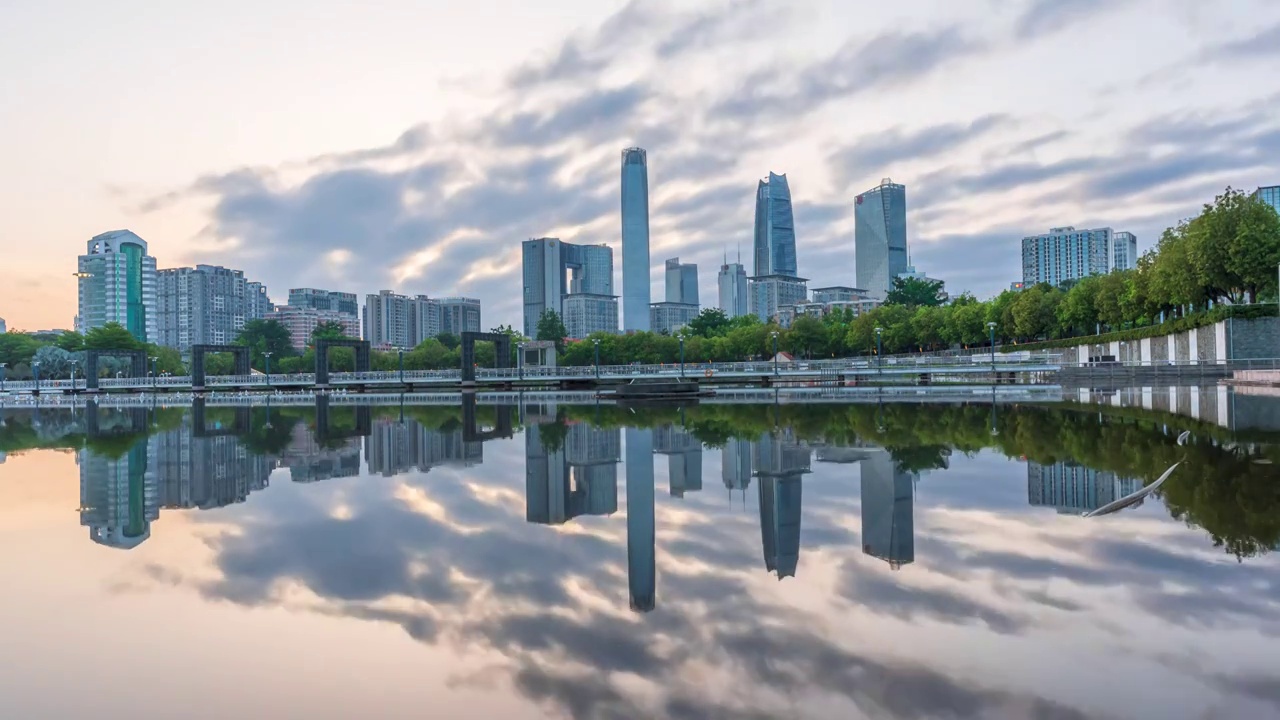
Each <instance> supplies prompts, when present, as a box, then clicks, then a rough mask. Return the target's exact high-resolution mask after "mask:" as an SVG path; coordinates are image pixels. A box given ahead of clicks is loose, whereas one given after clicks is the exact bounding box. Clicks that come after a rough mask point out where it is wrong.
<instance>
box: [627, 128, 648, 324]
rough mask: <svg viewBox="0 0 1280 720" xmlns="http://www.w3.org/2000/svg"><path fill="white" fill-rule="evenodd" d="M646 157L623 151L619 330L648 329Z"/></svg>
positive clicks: (637, 150) (640, 151)
mask: <svg viewBox="0 0 1280 720" xmlns="http://www.w3.org/2000/svg"><path fill="white" fill-rule="evenodd" d="M649 290H650V288H649V160H648V155H647V154H646V153H645V151H644V149H643V148H627V149H626V150H623V151H622V329H623V330H625V331H627V332H636V331H640V330H648V329H649V297H650V296H649Z"/></svg>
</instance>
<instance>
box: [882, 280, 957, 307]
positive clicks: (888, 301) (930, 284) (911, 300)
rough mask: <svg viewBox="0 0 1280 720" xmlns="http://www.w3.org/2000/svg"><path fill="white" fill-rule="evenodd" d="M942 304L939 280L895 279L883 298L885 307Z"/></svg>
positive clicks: (940, 282)
mask: <svg viewBox="0 0 1280 720" xmlns="http://www.w3.org/2000/svg"><path fill="white" fill-rule="evenodd" d="M943 302H944V298H943V293H942V281H941V280H922V279H920V278H913V277H905V278H904V277H896V278H894V279H893V285H892V287H890V288H889V294H888V295H886V296H885V298H884V304H885V305H908V306H911V307H916V306H920V305H941V304H942V303H943Z"/></svg>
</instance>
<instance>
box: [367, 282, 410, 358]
mask: <svg viewBox="0 0 1280 720" xmlns="http://www.w3.org/2000/svg"><path fill="white" fill-rule="evenodd" d="M413 303H414V300H413V298H410V297H408V296H405V295H398V294H396V293H393V292H391V291H390V290H383V291H381V292H379V293H378V294H376V295H374V294H369V295H366V296H365V299H364V339H365V340H368V341H369V343H370V344H372V345H373V346H374V347H378V348H385V347H392V348H401V349H408V348H412V347H413V346H414V343H413V341H412V339H411V335H412V325H413V318H414V312H413V309H414V308H413Z"/></svg>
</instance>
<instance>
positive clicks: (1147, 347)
mask: <svg viewBox="0 0 1280 720" xmlns="http://www.w3.org/2000/svg"><path fill="white" fill-rule="evenodd" d="M1062 352H1063V358H1062V359H1063V362H1066V363H1086V362H1088V361H1089V358H1090V357H1098V356H1100V355H1111V356H1114V357H1115V358H1116V360H1118V361H1120V362H1123V363H1135V364H1136V363H1141V364H1147V365H1163V364H1167V363H1169V362H1170V361H1173V362H1177V363H1212V364H1219V363H1225V362H1227V361H1229V360H1259V359H1271V358H1280V318H1258V319H1254V320H1235V319H1229V320H1224V321H1222V322H1219V323H1214V324H1213V325H1206V326H1204V327H1198V328H1195V329H1193V330H1188V331H1186V332H1180V333H1174V334H1172V335H1158V336H1156V337H1151V338H1143V339H1141V340H1118V341H1114V342H1109V343H1093V344H1090V345H1077V346H1075V347H1070V348H1066V349H1064V350H1063V351H1062Z"/></svg>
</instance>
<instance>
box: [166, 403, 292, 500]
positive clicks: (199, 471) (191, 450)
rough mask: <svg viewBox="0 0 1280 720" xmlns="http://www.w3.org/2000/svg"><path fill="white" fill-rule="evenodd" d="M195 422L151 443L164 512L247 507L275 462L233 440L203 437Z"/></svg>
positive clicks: (187, 420) (188, 419)
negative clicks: (245, 504) (198, 431)
mask: <svg viewBox="0 0 1280 720" xmlns="http://www.w3.org/2000/svg"><path fill="white" fill-rule="evenodd" d="M194 429H195V428H194V426H193V425H192V424H191V417H190V416H187V417H186V418H184V419H183V423H182V427H181V428H179V429H176V430H173V431H171V432H163V433H159V434H157V435H155V436H153V437H152V438H151V439H150V445H151V452H150V454H151V457H152V462H154V463H155V468H156V475H157V478H158V486H159V493H160V506H161V507H164V508H200V509H202V510H209V509H212V508H219V507H224V506H226V505H232V504H234V503H240V502H244V501H245V500H247V499H248V497H249V494H250V493H252V492H257V491H258V490H262V489H264V488H266V487H267V482H268V477H269V476H270V475H271V461H270V460H268V459H267V458H265V457H263V456H261V455H256V454H253V453H251V452H249V449H248V448H246V447H245V446H244V443H243V442H242V441H241V440H240V438H239V437H236V436H235V435H230V434H228V435H216V436H212V437H203V436H199V435H197V434H196V433H194V432H193V430H194Z"/></svg>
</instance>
